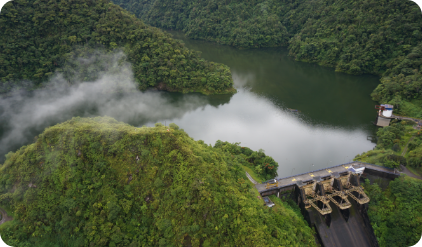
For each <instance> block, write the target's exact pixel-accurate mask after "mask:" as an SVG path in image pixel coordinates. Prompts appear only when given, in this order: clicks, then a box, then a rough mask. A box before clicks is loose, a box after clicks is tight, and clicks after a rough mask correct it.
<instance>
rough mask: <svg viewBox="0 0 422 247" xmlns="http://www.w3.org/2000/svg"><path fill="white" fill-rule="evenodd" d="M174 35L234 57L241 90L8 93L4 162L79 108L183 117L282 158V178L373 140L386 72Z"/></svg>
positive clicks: (206, 134)
mask: <svg viewBox="0 0 422 247" xmlns="http://www.w3.org/2000/svg"><path fill="white" fill-rule="evenodd" d="M171 33H172V34H173V36H174V38H177V39H181V40H183V42H184V43H185V46H186V47H188V48H189V49H194V50H198V51H201V52H202V55H201V56H202V57H203V58H204V59H206V60H209V61H213V62H218V63H224V64H226V65H228V66H229V67H230V69H231V72H232V76H233V81H234V86H235V87H236V88H237V90H238V92H237V93H236V94H234V95H210V96H206V95H201V94H198V93H191V94H181V93H169V92H159V91H147V92H144V93H142V92H131V93H125V94H119V95H118V96H107V95H100V93H99V92H98V91H99V90H98V89H92V91H90V90H91V89H86V88H83V86H78V87H76V86H75V87H73V88H72V90H65V91H64V90H60V89H52V90H50V91H48V90H44V92H42V90H41V92H32V93H28V94H25V95H18V96H12V97H5V96H0V116H1V118H0V157H1V158H0V163H2V162H4V156H5V154H7V153H8V152H9V151H16V150H17V149H18V148H19V147H20V146H22V145H27V144H29V143H32V142H33V140H34V137H35V136H36V135H38V134H39V133H42V131H43V130H44V128H46V127H48V126H51V125H54V124H57V123H60V122H63V121H66V120H68V119H70V118H72V117H75V116H81V117H93V116H104V115H107V116H111V117H113V118H116V119H117V120H119V121H123V122H126V123H128V124H131V125H134V126H143V125H146V126H154V124H155V123H156V122H161V123H163V124H166V125H168V124H169V123H172V122H174V123H176V124H177V125H178V126H179V127H180V128H182V129H184V130H185V132H187V134H188V135H189V136H191V137H192V138H193V139H195V140H203V141H204V142H205V143H207V144H211V145H214V144H215V142H216V141H217V140H222V141H228V142H231V143H235V142H240V145H241V146H246V147H249V148H251V149H253V150H256V151H257V150H259V149H263V150H264V151H265V154H266V155H269V156H271V157H273V158H274V160H275V161H276V162H278V164H279V169H278V177H285V176H289V175H294V174H299V173H304V172H308V171H312V170H316V169H321V168H325V167H330V166H334V165H337V164H341V163H346V162H350V161H351V160H353V158H354V157H355V155H357V154H360V153H362V152H365V151H368V150H370V149H372V148H374V146H375V143H372V142H371V141H370V140H368V139H370V138H369V137H370V136H374V135H375V131H376V128H375V126H374V125H373V124H372V121H374V120H375V117H376V111H375V109H374V105H375V102H374V101H372V100H371V98H370V93H371V92H372V91H373V90H374V89H375V87H376V86H377V85H378V83H379V78H378V77H376V76H371V75H361V76H355V75H347V74H342V73H336V72H334V69H332V68H326V67H321V66H319V65H316V64H308V63H302V62H296V61H294V60H293V59H292V58H291V57H289V56H288V51H287V50H286V49H285V48H265V49H253V50H239V49H236V48H232V47H229V46H222V45H219V44H215V43H210V42H206V41H198V40H189V39H187V38H185V37H184V35H183V34H181V33H179V32H171ZM111 78H113V77H111ZM115 80H120V79H119V78H115Z"/></svg>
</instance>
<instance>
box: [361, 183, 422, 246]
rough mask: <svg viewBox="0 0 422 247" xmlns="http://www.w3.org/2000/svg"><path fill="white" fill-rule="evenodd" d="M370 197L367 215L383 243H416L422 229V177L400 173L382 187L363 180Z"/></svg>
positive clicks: (400, 244)
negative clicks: (402, 175)
mask: <svg viewBox="0 0 422 247" xmlns="http://www.w3.org/2000/svg"><path fill="white" fill-rule="evenodd" d="M364 187H365V192H366V193H367V195H368V196H369V197H370V198H371V201H370V202H369V210H368V215H369V219H370V221H371V224H372V227H373V229H374V233H375V236H376V237H377V239H378V243H379V245H380V246H385V247H394V246H414V245H415V244H417V243H418V241H419V240H420V239H421V233H422V201H421V200H420V198H421V197H420V195H422V181H421V180H418V179H414V178H410V177H400V178H396V179H395V180H394V181H391V182H390V183H389V185H388V187H387V188H386V189H385V190H384V191H383V190H381V188H380V187H379V185H378V184H376V183H375V184H372V185H371V184H370V183H369V180H367V181H366V183H365V184H364Z"/></svg>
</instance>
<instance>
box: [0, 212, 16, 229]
mask: <svg viewBox="0 0 422 247" xmlns="http://www.w3.org/2000/svg"><path fill="white" fill-rule="evenodd" d="M0 214H1V215H2V217H1V220H0V225H1V224H3V223H5V222H7V221H11V220H13V218H12V217H11V216H9V215H7V213H6V211H5V210H4V209H2V208H0Z"/></svg>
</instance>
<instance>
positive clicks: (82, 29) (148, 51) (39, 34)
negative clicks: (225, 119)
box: [0, 0, 235, 93]
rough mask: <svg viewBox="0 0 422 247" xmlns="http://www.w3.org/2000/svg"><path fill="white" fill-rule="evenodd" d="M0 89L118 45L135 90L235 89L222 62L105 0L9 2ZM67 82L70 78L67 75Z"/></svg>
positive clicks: (1, 35) (38, 79)
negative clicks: (129, 65) (136, 86)
mask: <svg viewBox="0 0 422 247" xmlns="http://www.w3.org/2000/svg"><path fill="white" fill-rule="evenodd" d="M0 48H1V50H2V52H1V53H0V86H1V87H0V92H8V91H10V90H13V89H14V88H15V87H18V86H22V85H27V84H28V83H26V84H25V83H23V82H27V81H30V82H34V83H35V85H39V84H40V83H42V82H45V81H46V80H47V79H48V78H49V77H50V76H51V75H52V74H53V73H55V72H56V71H57V72H63V73H64V74H65V76H66V75H67V74H68V73H66V72H67V71H69V70H72V66H73V65H72V64H68V61H69V60H70V59H71V58H73V57H75V56H87V57H88V56H89V55H90V54H92V53H93V52H95V50H96V49H103V50H104V49H105V50H107V51H110V50H114V49H119V48H122V49H123V51H124V52H125V53H126V55H127V60H128V61H129V62H131V63H132V67H133V68H132V69H133V71H134V73H135V79H136V81H137V82H138V84H139V88H140V89H142V90H143V89H146V88H148V87H158V88H160V89H165V90H168V91H180V92H190V91H196V92H202V93H227V92H235V90H234V88H233V82H232V79H231V73H230V70H229V68H228V67H227V66H225V65H223V64H217V63H213V62H208V61H205V60H204V59H201V58H200V56H199V53H198V52H194V51H190V50H188V49H187V48H185V47H183V44H181V43H180V42H179V41H176V40H173V39H172V38H171V36H170V35H169V34H167V33H164V32H162V31H161V30H159V29H157V28H153V27H151V26H148V25H145V24H144V23H143V22H142V21H140V20H138V19H137V18H135V17H134V16H133V15H131V14H130V13H129V12H128V11H126V10H123V9H122V8H120V7H119V6H116V5H114V4H113V3H110V2H109V1H106V0H93V1H82V0H75V1H72V2H68V1H58V0H53V1H46V0H37V1H26V0H15V1H10V2H8V3H7V4H6V5H5V6H4V7H3V8H2V11H1V15H0ZM67 79H68V80H69V82H70V83H72V78H67Z"/></svg>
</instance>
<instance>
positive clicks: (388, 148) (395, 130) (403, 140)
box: [354, 120, 422, 169]
mask: <svg viewBox="0 0 422 247" xmlns="http://www.w3.org/2000/svg"><path fill="white" fill-rule="evenodd" d="M377 139H378V142H377V146H376V147H375V149H374V150H369V151H368V152H364V153H362V154H360V155H356V157H355V159H354V160H355V161H363V162H367V163H372V164H378V165H381V166H385V167H390V168H397V167H399V166H400V164H402V165H405V166H410V167H413V168H414V169H420V168H421V167H422V135H421V131H420V130H416V129H414V128H413V122H410V121H397V120H395V121H392V122H391V124H390V126H388V127H384V128H379V129H378V131H377ZM403 152H404V153H403Z"/></svg>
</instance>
